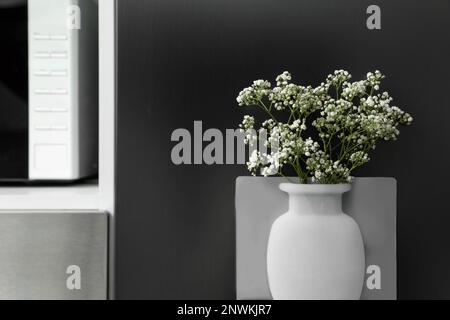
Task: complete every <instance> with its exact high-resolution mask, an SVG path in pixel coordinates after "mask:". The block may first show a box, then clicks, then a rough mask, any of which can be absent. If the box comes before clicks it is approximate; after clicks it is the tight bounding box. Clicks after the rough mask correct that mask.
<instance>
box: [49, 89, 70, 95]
mask: <svg viewBox="0 0 450 320" xmlns="http://www.w3.org/2000/svg"><path fill="white" fill-rule="evenodd" d="M67 93H68V92H67V90H66V89H54V90H52V91H51V94H54V95H66V94H67Z"/></svg>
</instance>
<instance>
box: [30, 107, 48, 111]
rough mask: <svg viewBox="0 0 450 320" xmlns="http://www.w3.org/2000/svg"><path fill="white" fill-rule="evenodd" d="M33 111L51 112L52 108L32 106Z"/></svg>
mask: <svg viewBox="0 0 450 320" xmlns="http://www.w3.org/2000/svg"><path fill="white" fill-rule="evenodd" d="M34 111H36V112H51V111H52V109H50V108H42V107H37V108H34Z"/></svg>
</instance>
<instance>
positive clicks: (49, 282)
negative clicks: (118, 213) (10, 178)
mask: <svg viewBox="0 0 450 320" xmlns="http://www.w3.org/2000/svg"><path fill="white" fill-rule="evenodd" d="M107 241H108V215H107V214H106V213H99V212H98V213H97V212H48V213H44V212H10V213H8V212H2V213H0V299H2V300H103V299H107V275H108V274H107V260H108V257H107V254H108V243H107Z"/></svg>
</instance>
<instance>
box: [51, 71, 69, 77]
mask: <svg viewBox="0 0 450 320" xmlns="http://www.w3.org/2000/svg"><path fill="white" fill-rule="evenodd" d="M51 75H52V76H53V77H67V70H52V71H51Z"/></svg>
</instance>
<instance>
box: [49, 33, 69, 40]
mask: <svg viewBox="0 0 450 320" xmlns="http://www.w3.org/2000/svg"><path fill="white" fill-rule="evenodd" d="M51 38H52V40H56V41H64V40H67V36H66V35H63V34H62V35H53V36H51Z"/></svg>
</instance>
